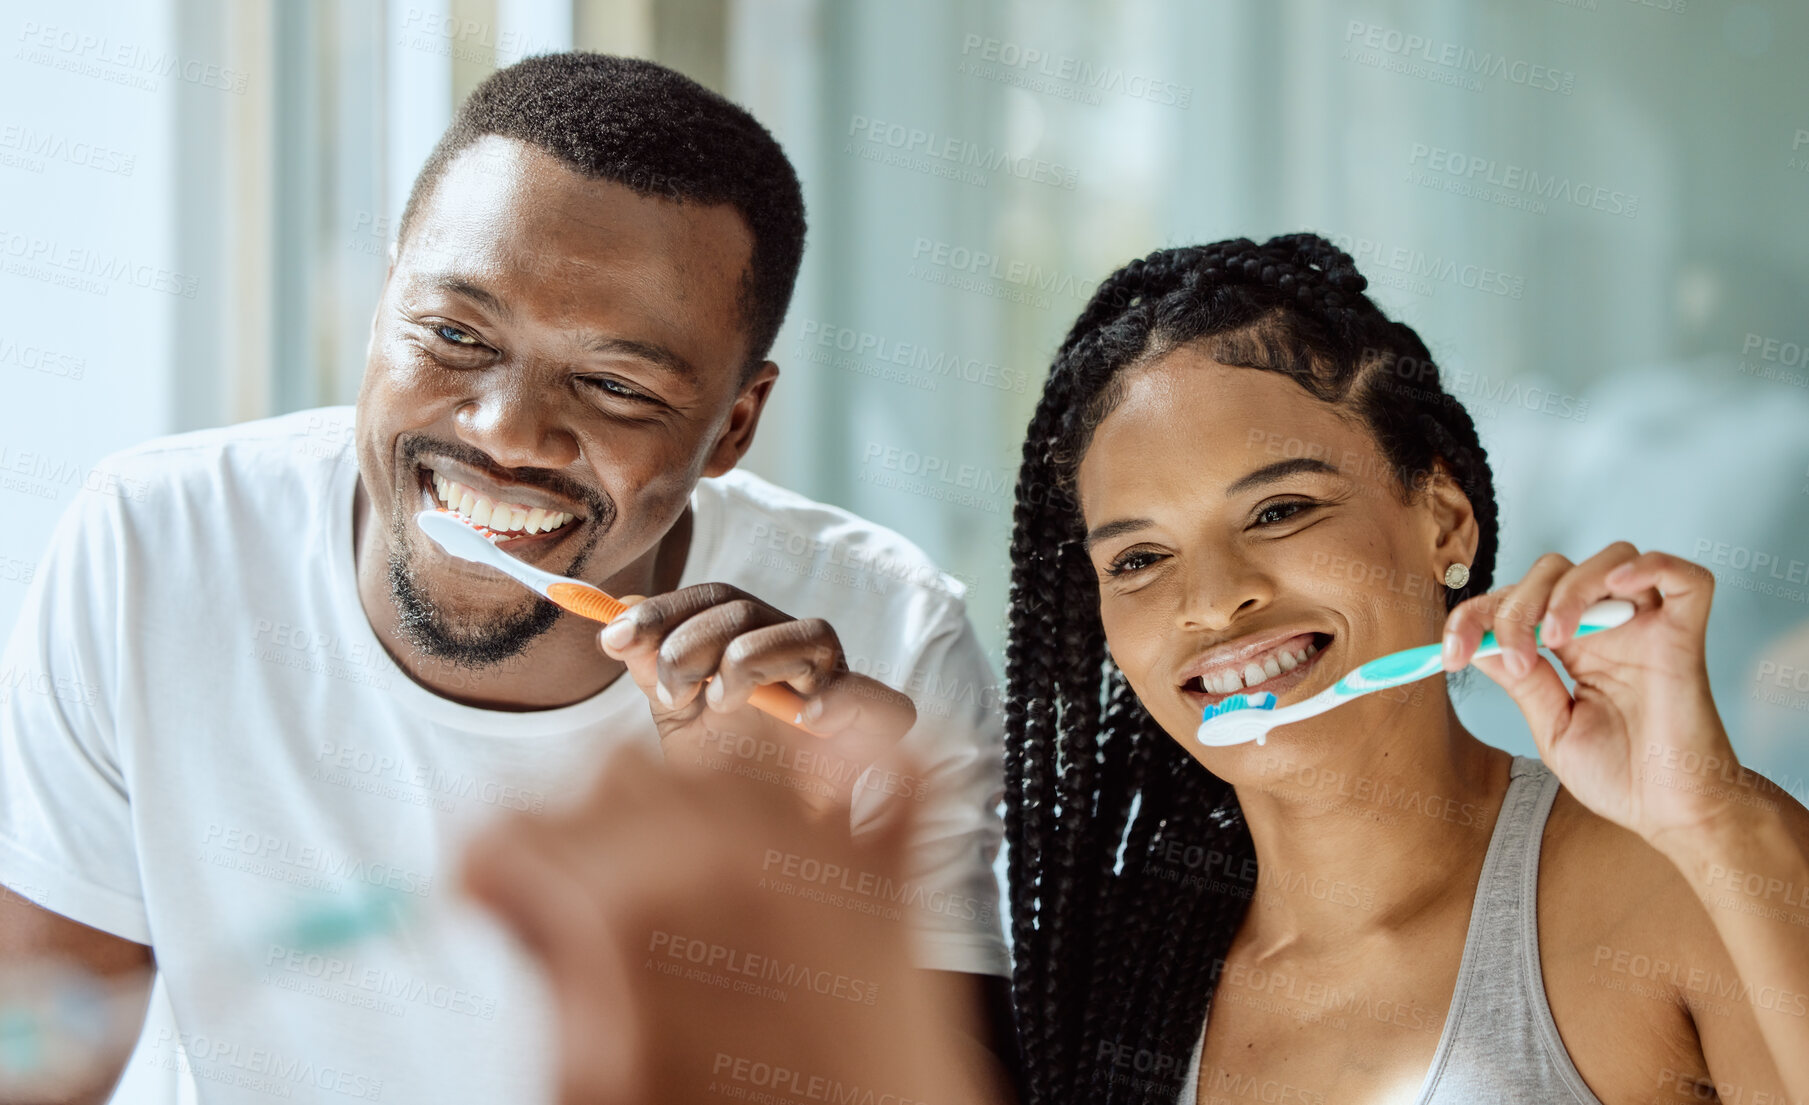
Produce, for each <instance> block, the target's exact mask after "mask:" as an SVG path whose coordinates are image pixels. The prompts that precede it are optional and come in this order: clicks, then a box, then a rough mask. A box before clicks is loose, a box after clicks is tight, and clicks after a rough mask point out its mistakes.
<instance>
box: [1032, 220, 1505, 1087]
mask: <svg viewBox="0 0 1809 1105" xmlns="http://www.w3.org/2000/svg"><path fill="white" fill-rule="evenodd" d="M1367 286H1368V282H1367V281H1366V280H1365V279H1364V277H1363V275H1362V273H1360V272H1358V271H1357V268H1356V265H1355V264H1354V263H1353V262H1352V260H1351V258H1350V257H1349V256H1348V255H1347V254H1345V253H1344V252H1343V251H1342V250H1339V249H1337V248H1336V247H1335V246H1333V245H1332V244H1331V243H1329V242H1326V241H1325V240H1324V239H1321V238H1319V237H1317V236H1315V235H1312V234H1289V235H1284V236H1282V237H1278V238H1272V239H1270V240H1269V241H1267V242H1264V243H1262V244H1260V245H1259V244H1257V243H1256V242H1253V241H1251V240H1249V239H1247V238H1238V239H1233V240H1230V241H1224V242H1216V243H1212V244H1210V245H1204V246H1187V247H1182V248H1178V249H1167V250H1159V251H1157V252H1155V253H1152V254H1150V255H1149V256H1147V257H1143V258H1140V259H1138V260H1134V261H1132V262H1130V263H1129V264H1127V265H1125V266H1124V267H1123V268H1121V269H1119V270H1118V271H1117V272H1115V273H1113V274H1112V275H1111V276H1110V277H1109V278H1107V279H1106V280H1105V281H1104V282H1103V283H1102V284H1100V286H1099V288H1098V289H1097V290H1096V291H1095V292H1094V294H1093V296H1092V298H1091V299H1090V300H1089V301H1088V302H1087V305H1086V307H1085V309H1083V310H1082V311H1081V314H1080V317H1079V318H1078V319H1076V320H1075V323H1074V325H1073V327H1072V328H1071V329H1070V330H1069V331H1068V334H1067V336H1066V337H1065V338H1064V339H1063V341H1062V344H1061V346H1060V348H1059V349H1058V350H1057V351H1056V354H1055V360H1054V364H1053V366H1052V367H1051V369H1050V373H1049V378H1048V382H1047V383H1046V384H1045V386H1044V389H1043V394H1042V397H1041V399H1040V400H1039V402H1038V403H1037V407H1036V411H1035V413H1034V414H1033V415H1032V416H1031V420H1030V426H1029V430H1028V433H1027V434H1026V436H1025V440H1024V449H1023V460H1022V465H1021V467H1020V469H1019V472H1018V482H1017V500H1016V504H1015V506H1014V509H1013V515H1012V539H1011V564H1012V568H1011V601H1010V611H1009V615H1008V637H1007V644H1006V650H1005V680H1006V696H1005V728H1006V748H1005V785H1006V792H1005V801H1006V812H1005V831H1006V840H1007V846H1008V854H1009V875H1010V879H1009V889H1010V896H1011V928H1012V945H1013V949H1014V964H1013V974H1012V998H1013V1004H1014V1006H1015V1008H1016V1013H1017V1020H1018V1035H1019V1053H1020V1057H1021V1061H1022V1062H1023V1065H1024V1069H1023V1079H1022V1085H1023V1086H1024V1090H1025V1095H1026V1097H1025V1105H1045V1103H1047V1105H1093V1103H1095V1102H1101V1103H1119V1102H1127V1103H1139V1105H1143V1103H1155V1102H1168V1101H1173V1100H1174V1098H1175V1097H1176V1095H1177V1094H1178V1093H1179V1092H1180V1089H1181V1080H1182V1078H1183V1076H1184V1075H1185V1073H1186V1070H1187V1065H1188V1060H1189V1059H1190V1058H1191V1055H1192V1051H1193V1047H1194V1043H1195V1041H1196V1040H1197V1039H1198V1035H1199V1031H1200V1025H1201V1023H1202V1018H1203V1017H1204V1015H1205V1009H1206V1005H1207V1003H1208V1002H1209V1000H1210V998H1211V995H1212V991H1213V987H1214V984H1215V983H1216V981H1217V977H1218V971H1219V969H1220V967H1222V965H1223V962H1224V959H1225V955H1226V953H1227V951H1228V950H1229V948H1230V946H1231V941H1232V938H1233V937H1234V936H1235V935H1236V933H1237V930H1238V927H1239V926H1240V925H1241V924H1242V922H1243V918H1244V913H1245V911H1246V910H1247V908H1248V905H1249V899H1250V896H1251V892H1252V891H1253V890H1254V884H1253V883H1251V882H1250V881H1249V880H1248V877H1247V876H1248V872H1250V871H1253V870H1254V869H1255V864H1254V861H1255V849H1254V847H1253V845H1252V844H1251V841H1250V834H1249V830H1248V829H1247V828H1246V826H1245V825H1244V822H1243V816H1242V813H1241V810H1240V809H1239V807H1238V803H1237V796H1236V794H1235V792H1234V791H1233V790H1232V788H1231V787H1230V785H1229V784H1227V783H1226V782H1225V781H1224V780H1222V779H1220V778H1218V777H1217V776H1215V775H1213V774H1211V773H1210V772H1208V771H1206V770H1205V769H1204V768H1202V767H1201V766H1200V765H1199V763H1198V762H1197V761H1195V760H1194V759H1193V757H1192V756H1191V755H1189V753H1188V752H1187V750H1186V749H1185V748H1183V747H1182V746H1181V745H1180V743H1179V742H1177V741H1176V740H1175V739H1174V738H1173V737H1171V736H1170V735H1169V734H1168V733H1166V732H1165V731H1163V730H1162V728H1161V727H1160V726H1159V725H1157V724H1156V722H1155V721H1154V720H1153V719H1152V718H1151V717H1150V716H1149V713H1148V712H1147V711H1146V710H1145V709H1144V708H1143V705H1142V703H1141V702H1139V701H1138V700H1137V697H1136V695H1135V694H1134V693H1133V692H1132V690H1131V688H1130V685H1129V684H1128V682H1127V681H1126V680H1125V678H1124V676H1123V674H1122V673H1120V672H1119V671H1118V669H1117V668H1116V666H1114V665H1113V664H1112V662H1111V660H1110V658H1109V656H1108V654H1107V651H1106V640H1105V633H1104V629H1103V627H1102V626H1101V624H1100V620H1099V591H1098V583H1097V576H1096V574H1095V572H1094V569H1093V567H1092V565H1091V563H1090V562H1089V560H1088V558H1087V555H1086V551H1085V548H1084V545H1083V539H1084V523H1083V521H1082V519H1081V516H1080V510H1079V507H1078V504H1077V502H1076V501H1075V497H1074V475H1075V472H1076V470H1077V468H1078V467H1079V462H1080V459H1081V457H1082V456H1083V455H1084V453H1085V451H1086V448H1087V446H1088V444H1089V442H1090V440H1091V437H1092V433H1093V430H1094V428H1095V427H1097V426H1098V424H1099V421H1100V420H1101V419H1102V418H1104V417H1105V415H1106V414H1108V413H1109V412H1110V410H1111V408H1112V407H1113V406H1114V405H1115V403H1116V400H1117V395H1118V388H1117V381H1118V380H1119V379H1120V374H1121V372H1122V370H1123V369H1124V368H1126V367H1127V366H1130V365H1132V364H1136V363H1139V362H1140V361H1143V360H1146V359H1148V358H1152V357H1155V356H1160V355H1161V354H1163V353H1165V352H1167V351H1168V350H1171V349H1173V348H1175V347H1176V346H1178V345H1182V344H1185V343H1189V342H1205V343H1207V348H1208V349H1209V350H1210V352H1211V353H1212V355H1213V356H1214V358H1215V359H1216V360H1218V361H1219V362H1220V363H1224V364H1231V365H1242V366H1246V367H1250V368H1254V369H1261V370H1265V371H1272V372H1279V373H1282V374H1285V375H1288V376H1290V377H1292V378H1293V379H1295V380H1296V381H1297V382H1298V383H1299V384H1300V385H1301V386H1302V387H1304V388H1306V389H1307V390H1308V391H1309V392H1310V393H1311V394H1313V395H1314V396H1316V397H1318V398H1320V399H1322V400H1325V401H1327V402H1334V403H1341V404H1345V405H1348V406H1350V407H1352V408H1353V409H1355V411H1356V412H1357V413H1359V414H1360V415H1361V416H1362V417H1363V419H1364V420H1365V421H1366V423H1367V424H1368V425H1369V426H1370V427H1371V429H1372V430H1373V431H1374V432H1375V435H1376V439H1377V442H1378V445H1379V446H1380V448H1381V450H1382V452H1383V454H1384V455H1385V456H1386V457H1387V458H1388V460H1389V461H1390V463H1391V464H1392V465H1394V466H1395V470H1396V471H1397V472H1399V473H1410V474H1420V476H1423V475H1425V474H1429V473H1432V472H1434V471H1436V470H1440V469H1442V470H1443V471H1445V472H1447V473H1449V475H1450V477H1451V478H1452V479H1454V480H1455V481H1456V482H1457V484H1458V486H1459V487H1461V488H1462V490H1463V491H1464V493H1465V494H1466V495H1467V496H1468V497H1469V499H1470V502H1471V505H1472V506H1473V508H1474V509H1475V512H1476V518H1477V522H1478V525H1479V527H1480V529H1481V531H1482V540H1481V543H1480V545H1479V548H1478V550H1477V555H1476V559H1475V563H1474V564H1472V565H1471V576H1470V583H1469V585H1468V587H1466V588H1465V589H1464V590H1463V591H1461V592H1458V593H1457V594H1455V595H1454V596H1453V597H1452V599H1451V601H1452V602H1455V601H1458V600H1459V599H1461V598H1462V597H1464V596H1465V595H1467V594H1470V593H1477V592H1480V591H1483V590H1486V589H1487V588H1488V585H1489V580H1490V576H1491V573H1492V571H1493V567H1494V557H1495V550H1496V527H1497V517H1496V510H1495V502H1494V488H1493V482H1492V477H1491V474H1490V471H1489V466H1488V461H1487V457H1486V455H1485V453H1484V451H1483V448H1482V445H1481V443H1480V442H1479V440H1478V438H1477V434H1476V427H1475V425H1474V423H1473V422H1472V421H1471V419H1470V417H1469V415H1468V413H1467V412H1466V411H1465V410H1464V408H1463V406H1462V405H1461V404H1460V403H1458V402H1457V401H1456V400H1455V399H1453V398H1452V397H1451V396H1450V395H1448V394H1446V393H1445V391H1444V389H1443V388H1442V386H1440V385H1439V384H1438V382H1437V377H1436V368H1435V367H1433V366H1432V360H1431V356H1430V354H1429V353H1427V351H1426V348H1425V346H1424V344H1423V343H1422V342H1421V341H1420V340H1419V338H1418V336H1417V335H1415V334H1414V332H1413V331H1412V330H1411V329H1410V328H1408V327H1406V326H1404V325H1401V324H1400V323H1396V322H1393V321H1391V320H1389V319H1388V318H1387V317H1386V316H1384V315H1383V314H1382V313H1381V311H1380V310H1378V309H1377V308H1376V306H1375V304H1374V303H1372V302H1371V301H1370V300H1369V298H1368V297H1367V296H1366V295H1365V294H1364V291H1365V289H1366V288H1367ZM1428 373H1430V375H1431V379H1430V382H1428V380H1427V379H1426V377H1427V375H1428ZM1408 381H1411V386H1409V383H1408ZM1413 478H1419V477H1411V478H1409V477H1404V478H1403V486H1402V491H1403V493H1407V492H1410V491H1412V490H1414V488H1413V487H1412V486H1409V483H1410V482H1411V479H1413ZM1192 856H1201V857H1206V862H1205V865H1204V866H1199V865H1197V864H1193V863H1191V862H1188V863H1183V862H1181V861H1180V860H1178V859H1177V858H1176V857H1192ZM1221 872H1222V874H1221Z"/></svg>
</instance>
